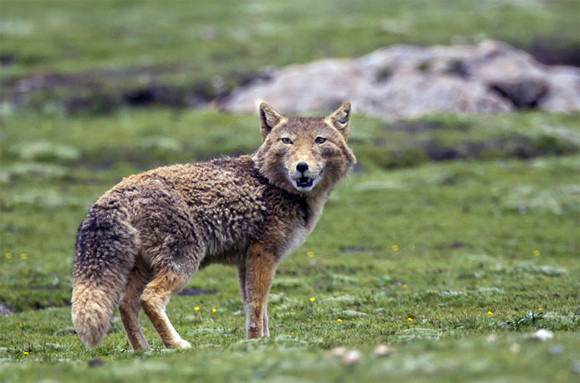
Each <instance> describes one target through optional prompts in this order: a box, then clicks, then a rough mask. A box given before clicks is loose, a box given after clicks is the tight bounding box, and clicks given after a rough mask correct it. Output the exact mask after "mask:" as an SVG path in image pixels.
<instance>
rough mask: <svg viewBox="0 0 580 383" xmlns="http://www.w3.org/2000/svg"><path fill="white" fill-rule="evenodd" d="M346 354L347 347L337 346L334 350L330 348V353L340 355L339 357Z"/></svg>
mask: <svg viewBox="0 0 580 383" xmlns="http://www.w3.org/2000/svg"><path fill="white" fill-rule="evenodd" d="M345 354H346V348H344V347H335V348H333V349H332V350H330V355H332V356H338V357H340V358H342V357H343V356H344V355H345Z"/></svg>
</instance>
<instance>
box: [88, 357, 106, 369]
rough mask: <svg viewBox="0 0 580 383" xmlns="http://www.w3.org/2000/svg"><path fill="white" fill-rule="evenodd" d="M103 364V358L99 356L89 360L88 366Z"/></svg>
mask: <svg viewBox="0 0 580 383" xmlns="http://www.w3.org/2000/svg"><path fill="white" fill-rule="evenodd" d="M102 365H103V360H102V359H101V358H94V359H91V360H89V367H97V366H102Z"/></svg>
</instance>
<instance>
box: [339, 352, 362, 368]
mask: <svg viewBox="0 0 580 383" xmlns="http://www.w3.org/2000/svg"><path fill="white" fill-rule="evenodd" d="M359 361H360V351H358V350H350V351H349V352H347V353H346V354H344V356H343V357H342V363H344V364H346V365H347V366H353V365H355V364H357V363H358V362H359Z"/></svg>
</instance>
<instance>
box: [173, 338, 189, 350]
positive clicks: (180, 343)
mask: <svg viewBox="0 0 580 383" xmlns="http://www.w3.org/2000/svg"><path fill="white" fill-rule="evenodd" d="M168 348H175V349H180V348H181V349H183V348H191V343H189V342H188V341H186V340H183V339H179V340H178V341H177V342H174V343H172V344H170V345H168Z"/></svg>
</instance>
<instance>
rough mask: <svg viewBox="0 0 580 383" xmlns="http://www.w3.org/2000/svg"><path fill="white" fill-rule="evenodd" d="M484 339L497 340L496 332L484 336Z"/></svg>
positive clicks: (490, 341)
mask: <svg viewBox="0 0 580 383" xmlns="http://www.w3.org/2000/svg"><path fill="white" fill-rule="evenodd" d="M485 340H487V342H488V343H494V342H496V341H497V335H496V334H489V335H488V336H487V338H485Z"/></svg>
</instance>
